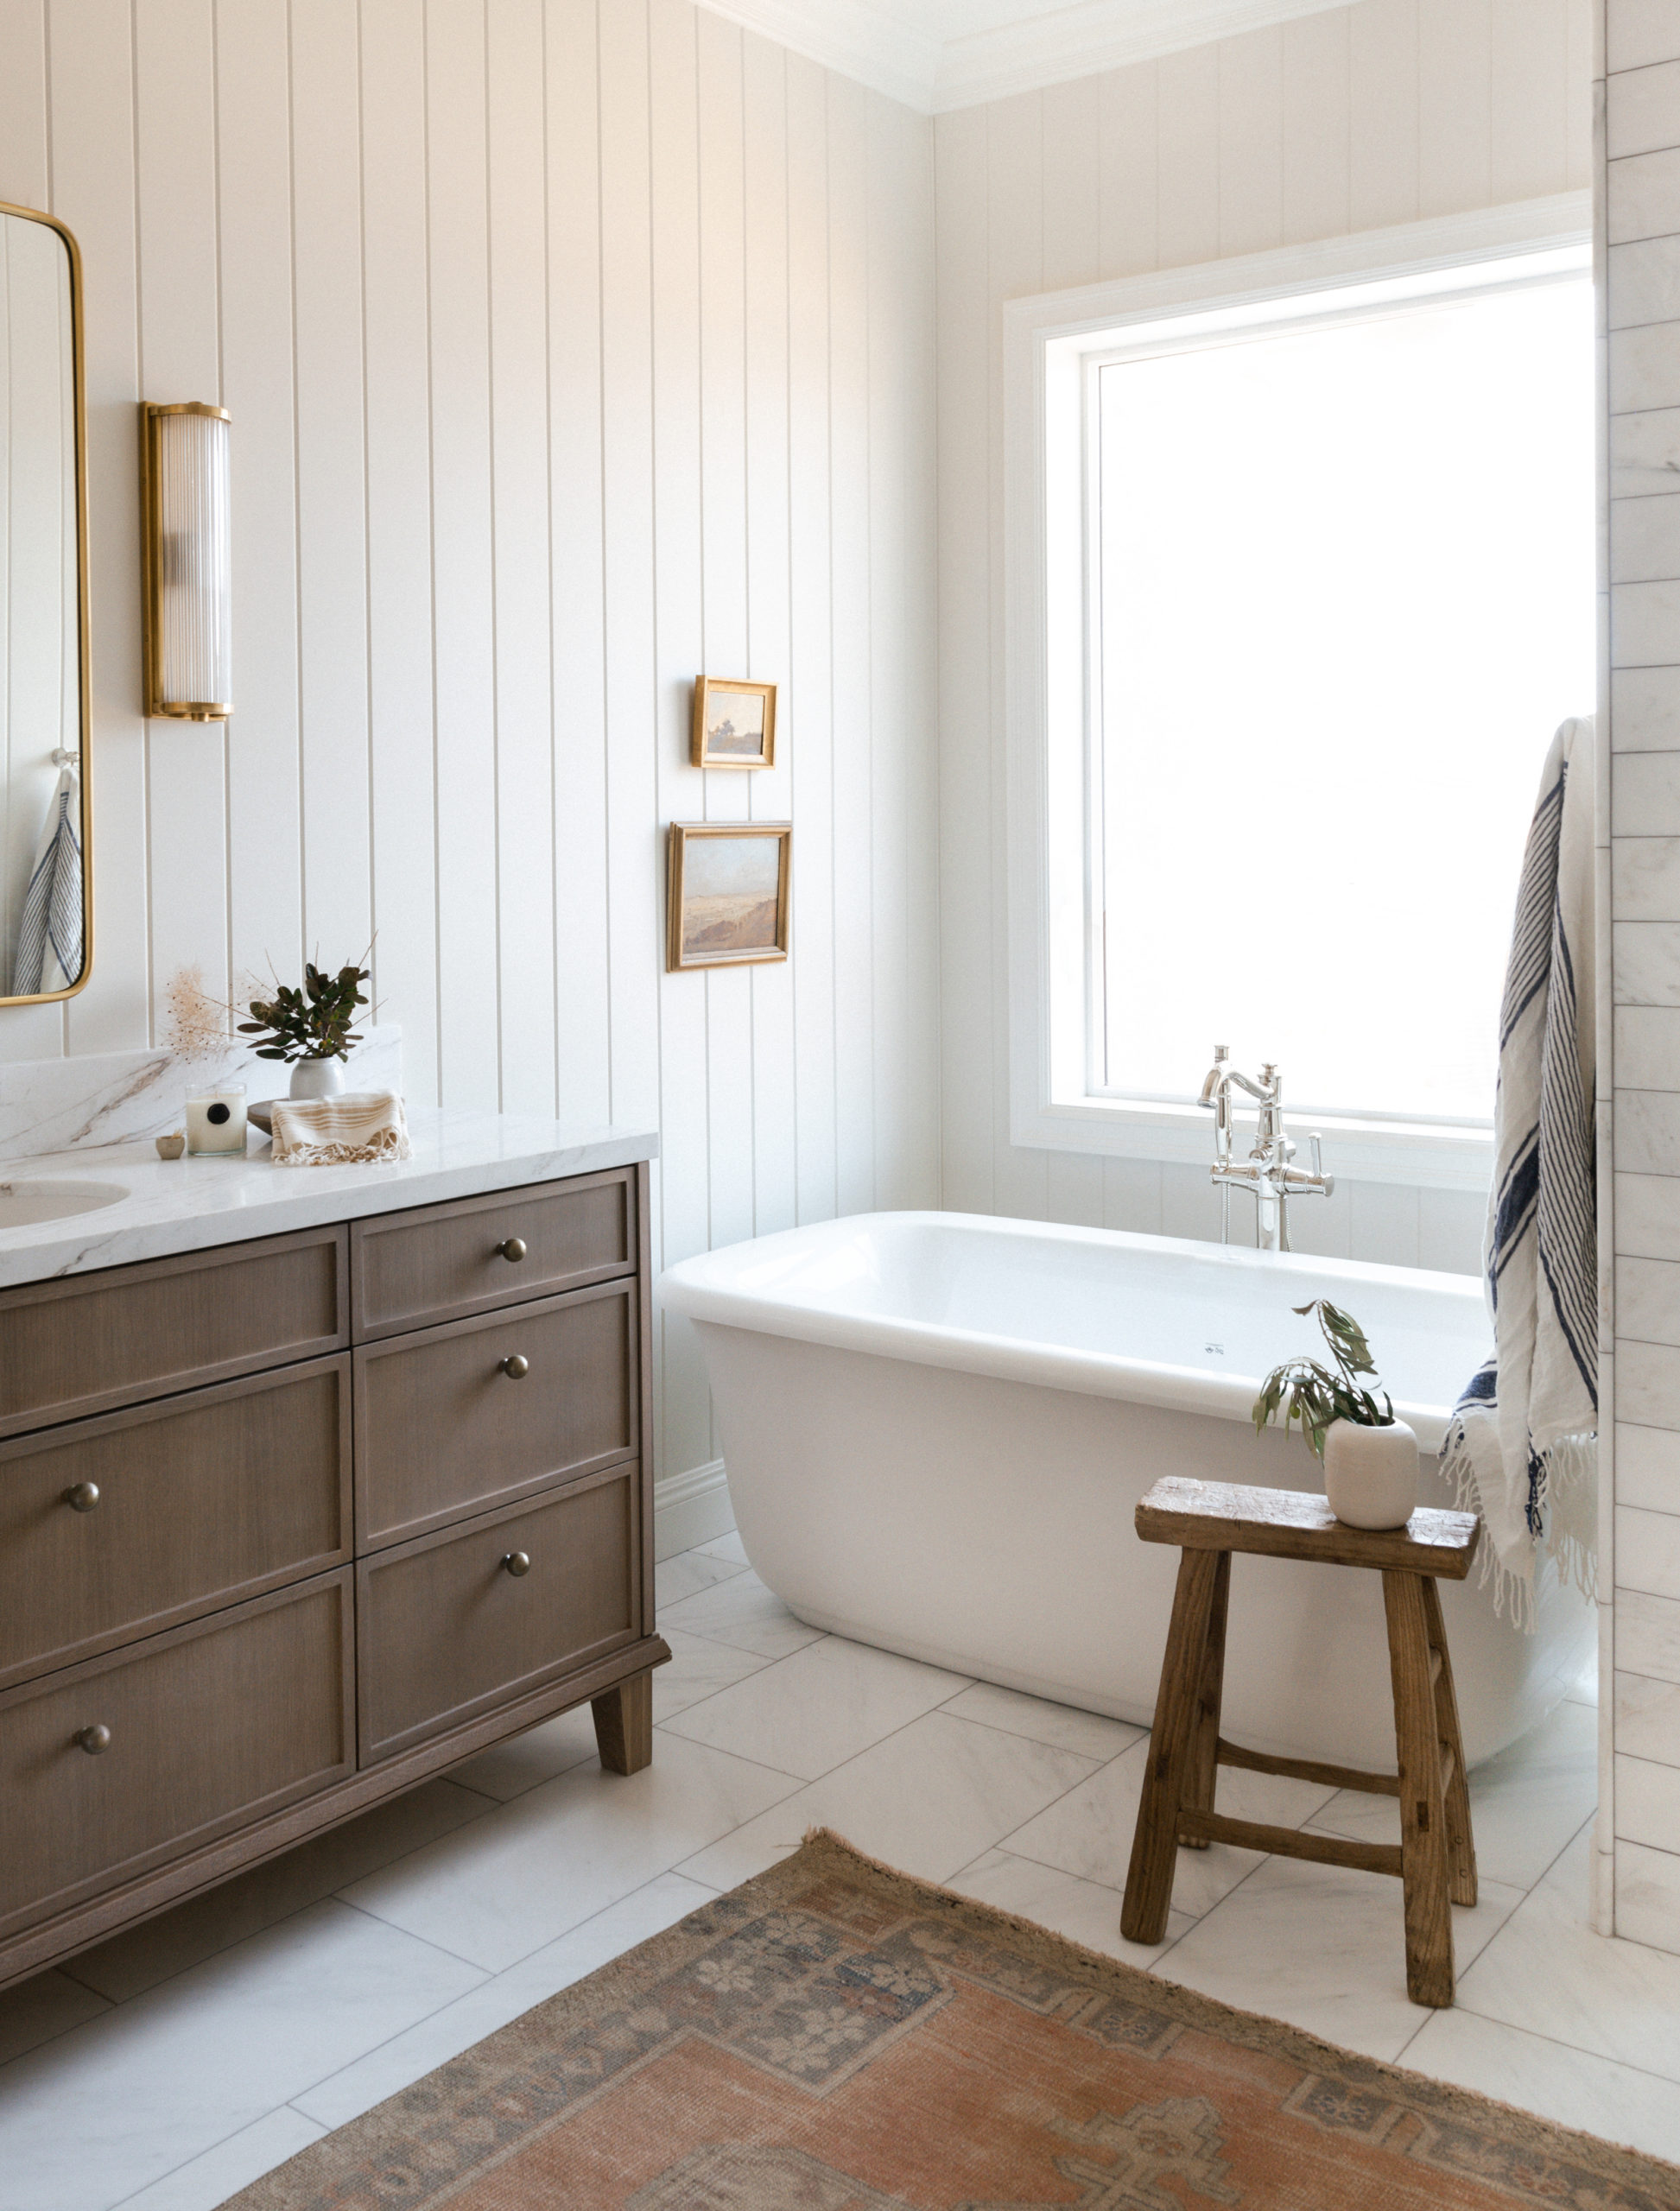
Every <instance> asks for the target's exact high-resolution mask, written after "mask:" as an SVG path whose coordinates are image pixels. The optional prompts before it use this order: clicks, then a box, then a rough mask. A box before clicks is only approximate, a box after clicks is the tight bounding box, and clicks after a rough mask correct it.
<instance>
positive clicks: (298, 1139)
mask: <svg viewBox="0 0 1680 2211" xmlns="http://www.w3.org/2000/svg"><path fill="white" fill-rule="evenodd" d="M269 1112H270V1114H271V1115H272V1117H273V1122H274V1164H275V1165H276V1167H352V1166H356V1165H358V1164H361V1163H366V1164H369V1165H372V1166H382V1167H383V1166H394V1165H395V1164H396V1162H397V1161H398V1160H399V1159H409V1158H411V1157H412V1156H413V1152H414V1147H413V1146H412V1145H411V1144H409V1125H408V1122H407V1121H406V1120H405V1119H404V1118H403V1100H402V1099H400V1098H399V1097H398V1096H397V1094H396V1092H395V1091H394V1090H346V1091H343V1092H341V1093H339V1096H338V1097H337V1098H276V1099H275V1101H274V1103H273V1105H271V1106H270V1108H269Z"/></svg>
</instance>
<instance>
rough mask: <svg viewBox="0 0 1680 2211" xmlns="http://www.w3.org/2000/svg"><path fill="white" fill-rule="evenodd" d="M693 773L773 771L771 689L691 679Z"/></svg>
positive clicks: (699, 677)
mask: <svg viewBox="0 0 1680 2211" xmlns="http://www.w3.org/2000/svg"><path fill="white" fill-rule="evenodd" d="M690 757H691V758H692V761H693V764H694V766H695V767H696V768H773V767H774V766H775V765H776V686H775V685H774V684H773V683H735V682H726V681H723V680H722V679H721V678H720V677H716V676H711V675H697V676H696V677H695V678H694V745H693V748H692V752H691V756H690Z"/></svg>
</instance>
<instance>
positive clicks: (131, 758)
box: [0, 0, 190, 1052]
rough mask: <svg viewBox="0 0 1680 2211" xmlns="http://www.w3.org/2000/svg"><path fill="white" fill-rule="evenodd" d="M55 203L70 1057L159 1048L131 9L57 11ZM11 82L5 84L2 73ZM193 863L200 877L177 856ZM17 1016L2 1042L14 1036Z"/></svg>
mask: <svg viewBox="0 0 1680 2211" xmlns="http://www.w3.org/2000/svg"><path fill="white" fill-rule="evenodd" d="M48 24H49V33H48V37H49V44H50V47H51V50H52V54H53V68H52V73H51V79H50V96H51V116H50V143H51V149H52V174H51V183H52V191H53V204H52V210H51V212H53V213H54V214H55V215H58V216H60V218H61V219H63V220H64V221H65V222H67V224H68V225H70V228H71V229H72V230H73V231H74V232H75V234H76V241H77V244H79V246H80V248H81V254H82V274H83V279H84V288H85V293H86V307H87V463H88V506H89V561H88V584H89V591H90V594H91V596H92V603H93V605H94V606H95V607H97V608H98V610H99V611H98V617H97V618H96V619H95V621H94V624H93V629H92V639H91V646H92V664H93V668H92V692H93V699H92V706H93V717H94V719H93V728H94V741H95V757H94V760H93V762H92V777H93V807H94V816H93V831H94V833H93V941H94V961H93V972H92V977H91V978H90V979H89V982H88V985H87V988H86V990H85V991H82V992H81V993H80V995H79V997H76V998H71V999H69V1000H67V1010H66V1017H65V1032H64V1033H65V1037H66V1042H67V1049H69V1050H70V1051H73V1052H114V1051H124V1050H132V1049H134V1048H136V1047H137V1046H142V1045H144V1044H146V1043H147V1042H149V1039H150V1026H151V1023H150V1011H151V966H150V961H149V942H150V917H149V913H148V909H147V892H148V884H147V879H146V760H145V723H144V721H143V719H142V717H141V713H140V706H141V700H140V604H139V599H140V557H139V544H140V519H139V512H138V509H139V488H138V483H137V478H136V460H135V452H136V436H135V413H134V409H135V404H136V401H137V400H138V398H139V396H140V362H139V322H140V275H139V266H138V262H137V259H136V250H137V244H138V241H137V238H136V219H135V201H134V189H135V187H134V125H133V118H134V55H133V48H132V43H131V36H130V30H131V26H130V13H129V9H128V6H127V0H52V5H51V10H50V13H49V16H48ZM0 73H3V72H0ZM181 864H182V865H188V864H190V855H188V854H185V853H183V854H181ZM11 1018H12V1017H10V1015H0V1027H3V1028H5V1029H10V1026H11Z"/></svg>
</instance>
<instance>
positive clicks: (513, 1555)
mask: <svg viewBox="0 0 1680 2211" xmlns="http://www.w3.org/2000/svg"><path fill="white" fill-rule="evenodd" d="M502 1563H503V1565H504V1567H506V1568H507V1570H508V1572H509V1573H510V1574H511V1575H512V1576H513V1578H514V1580H515V1581H517V1580H518V1579H519V1577H520V1575H521V1574H529V1572H530V1570H531V1555H530V1553H529V1551H510V1552H509V1553H508V1555H507V1556H506V1557H505V1558H504V1560H503V1561H502Z"/></svg>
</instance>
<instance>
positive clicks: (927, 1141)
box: [869, 95, 1096, 1207]
mask: <svg viewBox="0 0 1680 2211" xmlns="http://www.w3.org/2000/svg"><path fill="white" fill-rule="evenodd" d="M870 149H871V150H870V164H869V174H870V182H871V190H872V206H871V214H870V241H871V250H870V314H869V330H870V468H871V474H872V483H871V493H870V526H871V537H870V578H871V585H872V609H871V616H870V629H871V638H872V669H871V673H872V686H873V696H872V705H871V715H870V719H871V725H872V729H873V730H874V732H875V780H874V798H873V818H874V821H875V824H876V853H875V910H874V934H875V990H874V1002H875V1038H876V1052H875V1131H876V1185H875V1201H876V1203H877V1204H878V1205H880V1206H888V1207H896V1206H914V1205H916V1204H918V1203H919V1202H921V1201H920V1200H919V1198H918V1196H917V1193H918V1192H920V1191H922V1190H926V1189H929V1188H936V1187H937V1185H938V1180H939V1158H938V1098H939V1074H938V1035H937V1024H936V1023H935V1022H934V1021H931V1020H930V1019H929V1017H928V1014H927V1011H926V1010H925V1009H924V1007H923V998H922V989H921V987H920V978H921V977H922V975H924V974H926V973H928V972H930V971H931V970H932V967H933V965H934V960H935V947H936V940H937V930H938V921H939V903H938V885H937V877H936V868H937V859H938V828H937V824H938V809H939V788H938V778H937V763H936V760H935V755H934V752H933V750H932V748H931V747H930V746H928V745H925V744H921V743H919V742H918V741H917V740H918V733H919V732H920V731H922V730H923V729H925V728H927V727H928V726H929V725H930V724H931V722H932V719H933V706H934V700H933V687H932V683H931V681H930V677H931V669H930V668H929V662H928V657H927V655H926V651H925V641H926V640H927V639H928V638H929V637H931V636H932V635H933V634H934V629H935V590H934V559H933V549H934V541H933V530H934V523H935V489H936V486H935V396H934V379H933V348H932V345H931V343H930V342H929V340H930V336H931V332H932V327H933V312H934V267H933V222H932V189H933V165H932V151H933V149H932V147H931V144H930V143H929V134H928V133H927V132H926V131H925V130H922V129H921V128H920V127H919V126H918V124H917V123H916V119H915V118H914V117H911V116H910V115H908V114H907V113H906V112H905V111H904V110H903V108H901V107H898V106H897V105H894V104H893V103H892V102H891V101H889V100H886V99H884V98H881V97H879V96H878V95H877V96H876V97H875V98H873V99H872V102H871V109H870ZM1093 185H1094V171H1093ZM1090 208H1091V220H1092V222H1093V225H1094V222H1095V217H1096V200H1095V193H1094V190H1093V193H1092V195H1091V200H1090Z"/></svg>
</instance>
